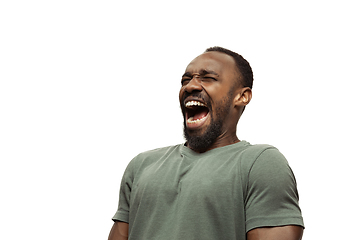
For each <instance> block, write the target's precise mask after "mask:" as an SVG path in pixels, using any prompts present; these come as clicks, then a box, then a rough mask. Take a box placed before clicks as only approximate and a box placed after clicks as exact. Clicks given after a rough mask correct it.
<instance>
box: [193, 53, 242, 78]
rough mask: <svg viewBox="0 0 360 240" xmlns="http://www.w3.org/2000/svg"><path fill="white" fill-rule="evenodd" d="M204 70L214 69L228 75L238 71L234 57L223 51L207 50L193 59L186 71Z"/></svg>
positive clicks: (197, 71) (196, 71)
mask: <svg viewBox="0 0 360 240" xmlns="http://www.w3.org/2000/svg"><path fill="white" fill-rule="evenodd" d="M202 70H207V71H213V72H216V73H217V74H219V75H220V76H221V75H227V74H233V73H234V72H236V69H235V61H234V59H233V58H232V57H231V56H229V55H227V54H225V53H221V52H206V53H203V54H201V55H199V56H198V57H196V58H195V59H194V60H192V61H191V62H190V63H189V65H188V66H187V68H186V72H190V73H199V72H200V71H202Z"/></svg>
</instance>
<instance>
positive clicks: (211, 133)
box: [184, 94, 232, 152]
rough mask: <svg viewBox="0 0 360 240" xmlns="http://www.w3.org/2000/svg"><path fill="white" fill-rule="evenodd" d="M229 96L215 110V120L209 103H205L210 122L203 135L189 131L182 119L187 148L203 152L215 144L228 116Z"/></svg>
mask: <svg viewBox="0 0 360 240" xmlns="http://www.w3.org/2000/svg"><path fill="white" fill-rule="evenodd" d="M231 96H232V94H230V96H229V95H228V96H227V97H224V98H223V100H222V104H221V106H218V107H217V108H216V115H215V116H216V118H214V115H213V111H212V110H213V109H212V106H211V103H210V102H209V101H206V104H207V106H208V107H209V113H208V114H210V117H211V121H210V125H209V126H208V127H207V128H206V130H205V132H204V133H203V134H196V132H195V131H192V130H189V129H188V128H187V126H186V119H185V117H184V138H185V139H186V141H187V146H190V147H191V149H193V150H195V151H198V152H205V151H206V150H208V149H209V148H210V147H211V146H212V145H213V144H214V143H215V141H216V139H217V138H218V137H219V136H220V135H221V134H222V132H223V125H224V121H225V119H226V118H227V117H228V115H229V112H230V102H231V99H232V98H231Z"/></svg>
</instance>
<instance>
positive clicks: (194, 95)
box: [181, 92, 211, 109]
mask: <svg viewBox="0 0 360 240" xmlns="http://www.w3.org/2000/svg"><path fill="white" fill-rule="evenodd" d="M188 97H194V98H198V99H201V100H202V101H203V102H204V103H205V104H206V106H207V107H208V108H209V109H211V102H210V101H209V99H208V98H207V97H205V96H204V95H203V94H201V93H200V92H196V93H188V92H185V93H184V96H183V97H182V99H181V106H182V108H185V99H186V98H188Z"/></svg>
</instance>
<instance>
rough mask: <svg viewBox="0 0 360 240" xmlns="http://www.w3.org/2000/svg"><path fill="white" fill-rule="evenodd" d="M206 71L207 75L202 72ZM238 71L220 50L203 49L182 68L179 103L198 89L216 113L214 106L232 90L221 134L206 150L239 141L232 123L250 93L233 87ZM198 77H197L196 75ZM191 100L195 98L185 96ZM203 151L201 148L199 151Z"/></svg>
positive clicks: (235, 123) (247, 89) (200, 132)
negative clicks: (232, 93)
mask: <svg viewBox="0 0 360 240" xmlns="http://www.w3.org/2000/svg"><path fill="white" fill-rule="evenodd" d="M205 73H207V74H205ZM238 74H239V73H238V72H237V70H236V68H235V62H234V59H233V58H232V57H231V56H228V55H226V54H224V53H219V52H207V53H204V54H202V55H200V56H198V57H197V58H195V59H194V60H193V61H192V62H191V63H190V64H189V65H188V66H187V68H186V70H185V74H184V75H183V78H182V87H181V89H180V93H179V99H180V103H182V101H183V100H185V101H186V100H187V99H184V96H185V92H187V93H190V94H191V93H196V92H200V93H201V94H202V95H204V97H206V98H208V99H209V100H210V101H211V103H212V109H210V111H212V112H213V114H212V115H213V116H216V108H217V107H219V106H221V105H222V103H223V99H224V98H225V97H227V96H228V93H229V92H230V90H233V91H235V92H234V97H233V100H232V104H231V106H228V107H229V117H228V118H226V120H225V122H223V129H222V133H221V135H220V136H219V137H218V138H217V139H216V141H215V142H214V144H213V145H212V146H211V147H210V148H209V149H207V151H209V150H211V149H214V148H218V147H224V146H227V145H229V144H233V143H236V142H239V141H240V140H239V139H238V137H237V136H236V126H237V123H238V121H239V118H240V115H241V113H242V110H243V108H244V107H245V106H246V105H247V104H248V103H249V102H250V100H251V97H252V93H251V89H250V88H248V87H245V88H244V87H238V88H237V89H234V88H233V87H234V81H235V80H236V79H237V78H238V76H239V75H238ZM197 76H199V77H197ZM189 98H190V99H191V100H196V99H194V98H192V97H189ZM210 121H211V119H210V118H209V119H207V120H206V122H205V123H204V124H203V125H202V126H201V127H200V128H198V129H196V131H195V133H194V134H203V133H204V132H205V130H206V128H207V127H208V126H209V124H210ZM188 147H189V148H191V149H193V150H194V151H197V149H194V148H192V146H188ZM202 152H203V151H202Z"/></svg>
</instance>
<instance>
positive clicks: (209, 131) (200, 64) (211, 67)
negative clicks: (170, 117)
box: [179, 52, 237, 151]
mask: <svg viewBox="0 0 360 240" xmlns="http://www.w3.org/2000/svg"><path fill="white" fill-rule="evenodd" d="M236 77H237V72H236V67H235V61H234V59H233V58H232V57H231V56H228V55H226V54H224V53H220V52H207V53H204V54H202V55H200V56H198V57H197V58H195V59H194V60H193V61H192V62H191V63H190V64H189V65H188V66H187V68H186V70H185V74H184V75H183V77H182V87H181V89H180V94H179V99H180V105H181V109H182V112H183V116H184V136H185V138H186V140H187V142H188V145H189V146H190V147H191V148H193V149H194V150H199V151H205V150H207V149H208V148H209V147H210V146H211V145H212V144H213V143H214V142H215V141H216V139H217V138H218V137H219V136H220V135H221V134H223V133H225V132H226V131H227V130H228V128H230V127H231V126H228V125H227V117H228V115H229V112H230V109H231V107H232V100H233V93H234V89H233V86H234V83H235V81H236Z"/></svg>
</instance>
